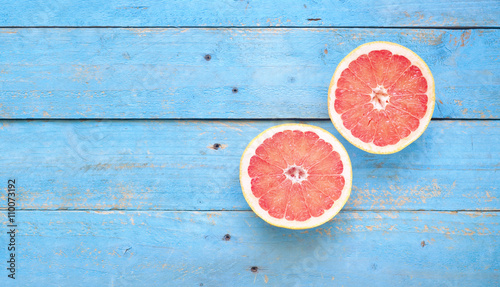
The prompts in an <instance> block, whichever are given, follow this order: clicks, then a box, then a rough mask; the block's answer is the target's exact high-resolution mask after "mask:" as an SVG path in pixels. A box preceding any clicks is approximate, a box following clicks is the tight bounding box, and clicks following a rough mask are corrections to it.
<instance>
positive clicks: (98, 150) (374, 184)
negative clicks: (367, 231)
mask: <svg viewBox="0 0 500 287" xmlns="http://www.w3.org/2000/svg"><path fill="white" fill-rule="evenodd" d="M285 122H288V121H254V122H251V121H224V122H219V121H29V122H26V121H3V122H2V124H1V125H2V127H1V130H0V150H1V151H2V155H3V156H2V157H0V166H2V169H0V182H7V180H8V179H9V178H15V179H16V180H17V182H18V191H19V196H20V200H19V201H20V206H21V207H22V208H23V209H52V210H54V209H99V210H110V209H119V210H124V209H125V210H137V209H140V210H223V209H225V210H249V207H248V205H247V203H246V202H245V199H244V198H243V196H242V194H241V187H240V184H239V178H238V176H239V161H240V157H241V154H242V153H243V150H244V149H245V147H246V146H247V144H248V143H249V142H250V140H251V139H252V138H254V137H255V136H256V135H258V134H259V133H260V132H261V131H263V130H265V129H266V128H269V127H271V126H274V125H277V124H282V123H285ZM305 123H309V124H312V125H316V126H320V127H322V128H325V129H326V130H328V131H330V132H332V133H333V134H334V135H335V136H336V137H337V138H338V139H339V140H340V141H341V142H342V143H343V144H344V146H345V147H346V149H347V151H348V153H349V156H350V157H351V161H352V165H353V173H354V181H353V186H354V187H353V191H352V196H351V198H350V199H349V201H348V203H347V206H346V208H347V209H348V210H420V209H425V210H500V190H499V189H498V187H499V186H500V181H499V177H498V175H497V171H498V159H499V158H500V144H499V142H498V138H500V121H432V122H431V124H430V125H429V127H428V129H427V130H426V132H425V133H424V134H423V136H422V137H421V138H419V139H418V140H417V141H416V142H414V143H413V144H411V145H410V146H409V147H407V148H406V149H404V150H403V151H401V152H398V153H396V154H392V155H385V156H384V155H373V154H369V153H366V152H363V151H361V150H359V149H357V148H356V147H354V146H352V145H351V144H349V143H348V142H346V141H345V140H344V139H343V138H342V137H341V136H340V135H339V133H338V132H337V131H336V130H335V128H334V127H333V125H332V124H331V122H329V121H309V122H305ZM215 143H218V144H220V148H219V149H217V150H216V149H214V147H213V145H214V144H215ZM3 188H6V186H4V187H3ZM2 196H5V195H4V194H2ZM2 198H3V197H2Z"/></svg>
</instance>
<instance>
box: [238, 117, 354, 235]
mask: <svg viewBox="0 0 500 287" xmlns="http://www.w3.org/2000/svg"><path fill="white" fill-rule="evenodd" d="M240 183H241V188H242V191H243V195H244V196H245V199H246V201H247V202H248V205H250V207H251V208H252V210H253V211H254V212H255V213H256V214H257V215H258V216H259V217H261V218H262V219H263V220H265V221H266V222H268V223H269V224H272V225H275V226H278V227H284V228H290V229H306V228H312V227H316V226H318V225H321V224H323V223H325V222H327V221H329V220H330V219H332V218H333V217H334V216H335V215H336V214H337V213H338V212H339V211H340V210H341V209H342V207H343V206H344V204H345V203H346V201H347V199H348V198H349V195H350V193H351V184H352V169H351V162H350V160H349V156H348V155H347V152H346V150H345V149H344V147H343V146H342V144H341V143H340V142H339V141H338V140H337V139H336V138H335V137H334V136H333V135H332V134H330V133H329V132H327V131H325V130H323V129H321V128H318V127H315V126H311V125H305V124H284V125H279V126H275V127H271V128H269V129H267V130H265V131H264V132H262V133H261V134H259V135H258V136H257V137H256V138H254V139H253V140H252V141H251V142H250V144H249V145H248V146H247V148H246V149H245V151H244V152H243V156H242V157H241V162H240Z"/></svg>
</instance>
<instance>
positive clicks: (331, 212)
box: [240, 124, 352, 229]
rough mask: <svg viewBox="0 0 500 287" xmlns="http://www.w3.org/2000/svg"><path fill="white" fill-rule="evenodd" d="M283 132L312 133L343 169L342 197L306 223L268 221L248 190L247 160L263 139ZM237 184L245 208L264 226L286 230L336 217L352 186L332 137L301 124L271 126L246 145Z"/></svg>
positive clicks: (342, 153) (346, 160)
mask: <svg viewBox="0 0 500 287" xmlns="http://www.w3.org/2000/svg"><path fill="white" fill-rule="evenodd" d="M285 130H292V131H294V130H299V131H302V132H306V131H311V132H314V133H316V134H317V135H318V136H319V137H320V138H321V139H323V140H324V141H325V142H328V143H329V144H331V145H332V146H333V150H334V151H336V152H338V153H339V155H340V159H341V161H342V163H343V166H344V169H343V172H342V174H341V175H342V176H343V177H344V179H345V185H344V188H343V189H342V194H341V196H340V198H339V199H337V200H336V201H335V202H334V204H333V206H332V207H331V208H330V209H328V210H325V212H324V213H323V214H322V215H321V216H319V217H311V218H309V219H308V220H306V221H289V220H286V219H285V218H281V219H278V218H275V217H272V216H270V215H269V213H268V212H267V211H266V210H264V209H262V208H261V207H260V205H259V199H258V198H257V197H255V196H254V195H253V193H252V188H251V187H252V185H251V180H252V179H251V177H250V175H249V174H248V166H249V165H250V159H251V158H252V156H254V155H255V150H256V149H257V147H259V146H260V145H261V144H262V143H263V142H264V141H265V140H266V139H268V138H270V137H272V136H273V135H274V134H276V133H278V132H282V131H285ZM287 180H288V179H287ZM240 183H241V189H242V191H243V196H244V197H245V199H246V201H247V202H248V205H250V208H252V210H253V211H254V212H255V213H256V214H257V215H258V216H259V217H260V218H262V219H263V220H264V221H266V222H267V223H269V224H272V225H275V226H278V227H283V228H289V229H307V228H313V227H316V226H319V225H321V224H323V223H325V222H327V221H329V220H330V219H332V218H333V217H334V216H335V215H337V213H338V212H339V211H340V210H341V209H342V207H343V206H344V205H345V203H346V202H347V199H349V196H350V194H351V185H352V167H351V161H350V159H349V155H348V154H347V151H346V150H345V148H344V146H343V145H342V144H341V143H340V142H339V141H338V140H337V139H336V138H335V137H334V136H333V135H332V134H330V133H329V132H327V131H326V130H324V129H322V128H318V127H315V126H311V125H305V124H284V125H279V126H274V127H271V128H269V129H267V130H265V131H263V132H262V133H261V134H259V135H258V136H257V137H255V138H254V139H253V140H252V141H251V142H250V143H249V144H248V146H247V148H246V149H245V151H244V152H243V155H242V157H241V161H240Z"/></svg>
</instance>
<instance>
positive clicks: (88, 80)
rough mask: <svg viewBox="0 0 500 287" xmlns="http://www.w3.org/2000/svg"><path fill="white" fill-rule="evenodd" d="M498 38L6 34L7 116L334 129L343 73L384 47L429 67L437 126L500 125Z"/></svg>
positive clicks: (339, 32)
mask: <svg viewBox="0 0 500 287" xmlns="http://www.w3.org/2000/svg"><path fill="white" fill-rule="evenodd" d="M374 3H375V2H374ZM499 39H500V32H499V30H496V29H493V30H435V29H0V43H1V46H0V48H1V53H0V89H1V91H2V102H1V105H0V117H1V118H4V119H8V118H67V119H68V118H72V119H75V118H146V119H147V118H196V119H206V118H220V119H226V118H249V119H251V118H307V119H318V118H321V119H328V111H327V101H326V96H327V90H328V85H329V83H330V79H331V77H332V75H333V72H334V70H335V68H336V66H337V64H338V63H339V62H340V60H341V59H342V58H343V57H344V56H346V55H347V54H348V53H349V52H350V51H351V50H352V49H354V48H356V47H357V46H358V45H360V44H363V43H365V42H370V41H377V40H385V41H392V42H396V43H400V44H402V45H404V46H407V47H409V48H410V49H412V50H414V51H415V52H416V53H418V54H419V55H420V56H421V57H422V58H423V59H424V60H425V61H426V62H427V63H428V64H429V66H430V69H431V70H432V72H433V74H434V78H435V81H436V97H437V102H436V109H435V111H434V118H462V119H464V118H465V119H466V118H499V115H500V100H499V93H500V89H499V87H500V76H499V75H500V65H499V58H498V51H499V50H500V40H499ZM206 54H210V55H211V60H210V61H207V60H205V59H204V56H205V55H206ZM234 87H236V88H238V91H237V93H235V92H233V88H234Z"/></svg>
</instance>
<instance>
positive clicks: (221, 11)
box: [0, 0, 500, 27]
mask: <svg viewBox="0 0 500 287" xmlns="http://www.w3.org/2000/svg"><path fill="white" fill-rule="evenodd" d="M0 5H1V7H2V12H0V25H2V26H76V27H81V26H217V27H220V26H233V27H244V26H265V27H280V26H316V27H324V26H344V27H345V26H353V27H359V26H361V27H363V26H408V27H412V26H432V27H442V26H444V27H454V26H483V27H498V25H499V23H500V17H499V14H500V5H499V4H498V1H494V0H468V1H461V0H448V1H446V0H434V1H431V0H424V1H422V0H420V1H419V0H402V1H401V0H400V1H398V0H383V1H370V0H352V1H328V0H319V1H318V0H305V1H284V0H281V1H265V0H256V1H255V0H252V1H249V0H248V1H235V0H221V1H210V0H197V1H183V0H174V1H169V0H160V1H150V0H141V1H134V0H120V1H103V0H90V1H82V0H80V1H63V0H53V1H41V0H36V1H7V0H2V1H0Z"/></svg>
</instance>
